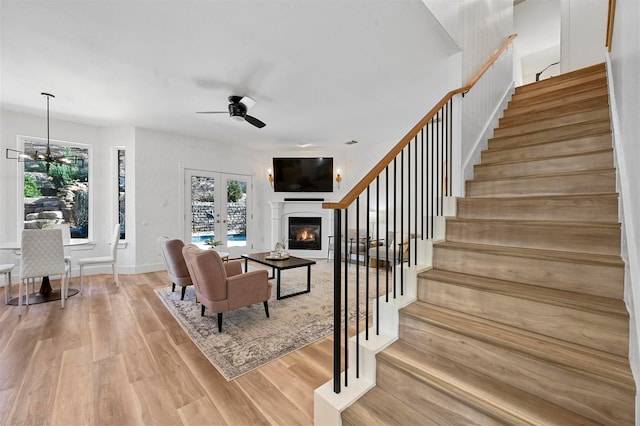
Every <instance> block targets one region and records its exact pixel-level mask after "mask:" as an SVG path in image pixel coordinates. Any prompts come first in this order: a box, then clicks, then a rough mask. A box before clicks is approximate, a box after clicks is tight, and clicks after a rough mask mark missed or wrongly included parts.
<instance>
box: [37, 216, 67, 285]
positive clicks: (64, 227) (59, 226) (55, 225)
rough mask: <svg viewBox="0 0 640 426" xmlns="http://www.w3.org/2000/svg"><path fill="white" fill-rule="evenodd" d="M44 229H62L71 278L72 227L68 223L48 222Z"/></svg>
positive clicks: (65, 257)
mask: <svg viewBox="0 0 640 426" xmlns="http://www.w3.org/2000/svg"><path fill="white" fill-rule="evenodd" d="M42 229H59V230H61V231H62V244H63V246H64V261H65V262H66V263H67V264H68V265H69V278H68V279H71V248H69V244H70V243H71V227H70V226H69V224H68V223H52V224H46V225H44V226H43V227H42Z"/></svg>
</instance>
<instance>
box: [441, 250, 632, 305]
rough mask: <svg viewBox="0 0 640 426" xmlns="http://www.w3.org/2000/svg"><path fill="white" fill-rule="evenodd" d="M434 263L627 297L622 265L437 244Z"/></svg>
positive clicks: (542, 284)
mask: <svg viewBox="0 0 640 426" xmlns="http://www.w3.org/2000/svg"><path fill="white" fill-rule="evenodd" d="M433 267H434V268H437V269H444V270H447V271H453V272H459V273H463V274H470V275H477V276H480V277H488V278H495V279H498V280H505V281H512V282H519V283H523V284H531V285H536V286H540V287H546V288H553V289H558V290H565V291H573V292H577V293H583V294H591V295H594V296H602V297H610V298H613V299H618V300H622V298H623V297H624V286H623V282H624V269H623V268H622V267H614V266H607V265H601V264H586V263H574V262H569V261H560V260H558V261H556V260H549V259H537V258H531V257H522V256H509V255H504V254H493V253H486V252H480V251H470V250H455V249H445V248H441V247H438V245H437V244H436V245H434V247H433Z"/></svg>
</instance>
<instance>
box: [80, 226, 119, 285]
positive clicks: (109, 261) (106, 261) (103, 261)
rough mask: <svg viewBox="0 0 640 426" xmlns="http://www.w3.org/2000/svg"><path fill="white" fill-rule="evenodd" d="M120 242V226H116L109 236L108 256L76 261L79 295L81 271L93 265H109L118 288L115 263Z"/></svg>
mask: <svg viewBox="0 0 640 426" xmlns="http://www.w3.org/2000/svg"><path fill="white" fill-rule="evenodd" d="M119 240H120V224H119V223H118V224H116V226H115V227H114V228H113V234H111V242H110V244H111V254H110V255H109V256H100V257H85V258H82V259H78V265H79V266H80V293H82V281H83V280H82V278H83V275H84V273H83V270H84V267H85V266H95V265H111V270H112V271H113V278H114V280H115V282H116V287H120V283H119V282H118V272H117V271H116V262H117V261H118V241H119Z"/></svg>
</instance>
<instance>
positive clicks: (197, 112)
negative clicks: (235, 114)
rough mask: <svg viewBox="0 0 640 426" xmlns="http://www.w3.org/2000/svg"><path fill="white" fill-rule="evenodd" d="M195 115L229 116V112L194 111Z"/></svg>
mask: <svg viewBox="0 0 640 426" xmlns="http://www.w3.org/2000/svg"><path fill="white" fill-rule="evenodd" d="M196 114H229V111H196Z"/></svg>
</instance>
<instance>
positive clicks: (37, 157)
mask: <svg viewBox="0 0 640 426" xmlns="http://www.w3.org/2000/svg"><path fill="white" fill-rule="evenodd" d="M40 94H41V95H42V96H44V97H46V98H47V150H46V151H45V153H44V154H43V153H38V151H36V152H35V154H27V153H25V152H22V151H18V150H16V149H11V148H7V150H6V152H5V158H7V159H9V160H18V162H21V163H22V162H25V161H44V162H45V168H46V170H47V172H49V167H50V165H51V163H59V164H74V163H75V159H72V158H67V157H64V156H62V157H54V156H52V155H51V142H50V139H49V99H50V98H55V96H54V95H52V94H51V93H45V92H42V93H40Z"/></svg>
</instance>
